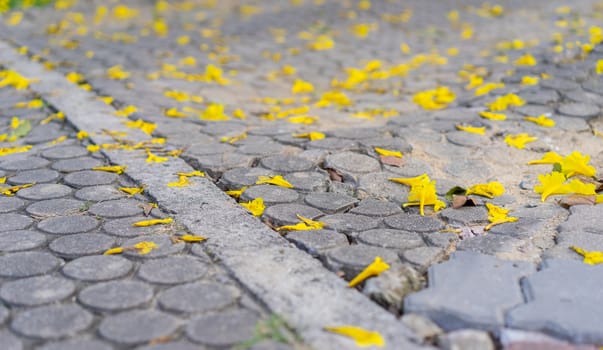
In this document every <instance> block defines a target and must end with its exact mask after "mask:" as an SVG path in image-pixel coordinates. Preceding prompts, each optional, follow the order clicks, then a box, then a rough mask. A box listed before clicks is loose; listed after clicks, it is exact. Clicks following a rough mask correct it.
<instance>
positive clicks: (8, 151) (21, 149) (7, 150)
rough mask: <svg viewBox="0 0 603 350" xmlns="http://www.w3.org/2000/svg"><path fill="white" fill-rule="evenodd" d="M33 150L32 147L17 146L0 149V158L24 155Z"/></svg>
mask: <svg viewBox="0 0 603 350" xmlns="http://www.w3.org/2000/svg"><path fill="white" fill-rule="evenodd" d="M30 149H31V145H27V146H16V147H0V157H2V156H7V155H9V154H13V153H23V152H27V151H29V150H30Z"/></svg>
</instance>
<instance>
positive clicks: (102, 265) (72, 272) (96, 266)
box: [62, 255, 134, 282]
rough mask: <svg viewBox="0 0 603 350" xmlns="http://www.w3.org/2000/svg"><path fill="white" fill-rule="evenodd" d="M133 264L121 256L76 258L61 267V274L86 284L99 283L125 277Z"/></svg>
mask: <svg viewBox="0 0 603 350" xmlns="http://www.w3.org/2000/svg"><path fill="white" fill-rule="evenodd" d="M133 268H134V264H133V263H132V262H131V261H130V260H128V259H126V258H123V257H121V256H114V255H92V256H84V257H81V258H77V259H75V260H72V261H70V262H68V263H67V264H65V266H63V270H62V271H63V274H64V275H65V276H67V277H69V278H73V279H76V280H80V281H86V282H100V281H107V280H112V279H116V278H121V277H124V276H126V275H127V274H129V273H130V271H132V269H133Z"/></svg>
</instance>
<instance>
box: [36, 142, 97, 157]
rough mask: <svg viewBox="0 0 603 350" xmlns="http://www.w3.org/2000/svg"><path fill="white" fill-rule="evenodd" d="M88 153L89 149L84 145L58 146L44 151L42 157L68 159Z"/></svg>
mask: <svg viewBox="0 0 603 350" xmlns="http://www.w3.org/2000/svg"><path fill="white" fill-rule="evenodd" d="M85 155H88V150H87V149H86V148H85V147H82V146H75V145H74V146H58V147H52V148H50V149H47V150H45V151H44V152H42V157H44V158H47V159H68V158H77V157H83V156H85Z"/></svg>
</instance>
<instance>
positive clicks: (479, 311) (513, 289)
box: [404, 252, 534, 330]
mask: <svg viewBox="0 0 603 350" xmlns="http://www.w3.org/2000/svg"><path fill="white" fill-rule="evenodd" d="M532 272H534V266H533V265H532V264H529V263H526V262H512V261H505V260H499V259H497V258H494V257H491V256H487V255H482V254H477V253H469V252H457V253H454V254H453V256H452V258H451V259H450V260H449V261H447V262H444V263H441V264H438V265H434V266H431V267H430V268H429V270H428V277H427V279H428V281H429V287H428V288H427V289H425V290H423V291H420V292H418V293H415V294H411V295H409V296H408V297H407V298H406V299H405V301H404V309H405V310H406V311H407V312H413V313H418V314H422V315H426V316H427V317H429V318H430V319H432V320H433V321H435V322H436V323H437V324H438V325H439V326H440V327H442V328H444V329H445V330H456V329H462V328H478V329H484V330H494V329H497V328H500V327H502V326H504V322H505V320H504V314H505V312H506V311H508V310H509V309H511V308H512V307H514V306H516V305H518V304H521V303H523V296H522V294H521V290H520V288H519V280H520V279H521V278H522V277H524V276H526V275H528V274H530V273H532Z"/></svg>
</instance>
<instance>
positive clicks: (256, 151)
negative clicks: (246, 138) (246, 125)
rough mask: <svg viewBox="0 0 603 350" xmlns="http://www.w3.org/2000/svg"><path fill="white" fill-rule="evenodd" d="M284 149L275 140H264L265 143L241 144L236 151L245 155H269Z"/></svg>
mask: <svg viewBox="0 0 603 350" xmlns="http://www.w3.org/2000/svg"><path fill="white" fill-rule="evenodd" d="M284 150H285V146H283V145H281V144H279V143H276V142H266V143H251V144H248V145H243V146H241V147H239V148H238V150H237V151H238V152H241V153H242V154H247V155H254V156H269V155H272V154H278V153H281V152H283V151H284Z"/></svg>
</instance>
